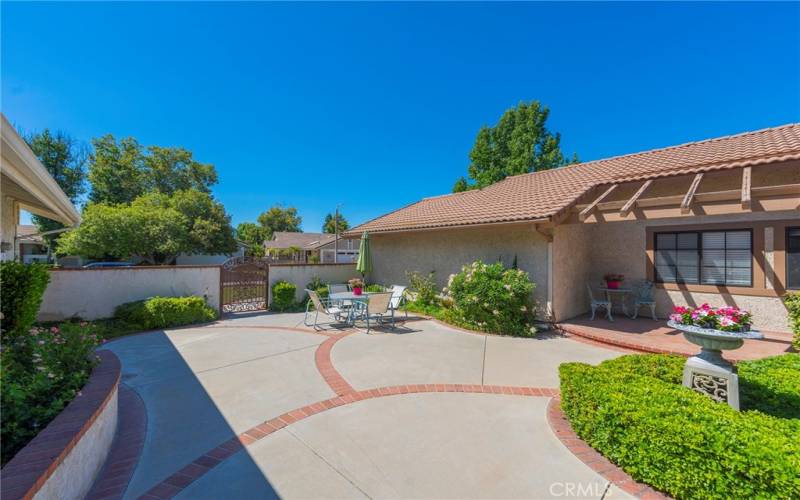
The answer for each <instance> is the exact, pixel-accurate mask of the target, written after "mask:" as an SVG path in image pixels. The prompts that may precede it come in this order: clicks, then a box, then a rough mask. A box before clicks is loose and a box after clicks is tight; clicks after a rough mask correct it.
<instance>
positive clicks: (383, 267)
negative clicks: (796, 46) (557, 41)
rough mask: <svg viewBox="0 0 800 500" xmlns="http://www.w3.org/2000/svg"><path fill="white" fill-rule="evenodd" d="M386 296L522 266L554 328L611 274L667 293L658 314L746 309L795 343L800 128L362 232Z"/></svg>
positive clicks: (405, 216) (530, 179)
mask: <svg viewBox="0 0 800 500" xmlns="http://www.w3.org/2000/svg"><path fill="white" fill-rule="evenodd" d="M363 231H368V232H369V234H370V237H371V245H372V246H371V250H372V258H373V264H374V272H373V273H372V274H371V275H370V279H371V280H372V281H375V282H380V283H397V282H404V281H406V278H405V273H406V271H413V270H416V271H421V272H425V273H427V272H429V271H436V277H437V280H438V284H439V285H440V286H444V285H445V283H446V281H447V279H448V275H450V274H451V273H456V272H458V271H459V270H460V267H461V266H462V265H463V264H465V263H469V262H472V261H473V260H475V259H482V260H484V261H485V262H496V261H497V260H498V259H500V260H502V261H503V262H505V263H506V265H509V264H511V262H513V260H514V259H515V258H516V259H517V262H518V265H519V267H520V268H521V269H524V270H525V271H527V272H528V273H530V276H531V279H532V280H533V281H535V282H536V291H535V297H536V299H537V300H538V301H539V303H540V304H541V305H542V306H543V307H544V308H546V310H548V311H549V313H550V315H551V317H552V318H553V319H555V320H557V321H560V320H564V319H568V318H571V317H574V316H577V315H580V314H582V313H585V312H586V311H587V310H588V308H589V301H588V297H587V295H588V294H587V291H586V285H587V284H590V285H592V286H594V287H597V286H599V285H600V283H601V282H602V277H603V275H604V274H606V273H622V274H624V275H625V277H626V279H627V280H629V282H630V280H637V279H649V280H651V281H654V282H656V300H657V303H658V312H659V314H660V315H661V317H662V318H663V317H665V315H666V314H668V313H669V312H670V311H671V307H672V306H673V305H686V304H689V305H699V304H702V303H704V302H708V303H710V304H712V305H723V304H728V305H735V306H738V307H743V308H746V309H749V310H751V311H752V312H753V314H754V318H755V326H756V327H761V328H764V329H769V330H775V331H786V330H788V325H787V313H786V308H785V307H784V305H783V303H782V301H781V297H782V296H783V295H784V294H785V292H786V290H789V289H800V124H790V125H784V126H781V127H776V128H771V129H765V130H760V131H757V132H748V133H744V134H739V135H733V136H727V137H721V138H717V139H711V140H705V141H700V142H694V143H689V144H683V145H680V146H674V147H669V148H665V149H657V150H652V151H647V152H643V153H636V154H631V155H626V156H619V157H614V158H610V159H606V160H598V161H592V162H587V163H583V164H578V165H571V166H567V167H563V168H558V169H553V170H546V171H542V172H535V173H530V174H523V175H517V176H513V177H509V178H507V179H505V180H503V181H501V182H498V183H496V184H494V185H491V186H489V187H486V188H484V189H481V190H474V191H467V192H464V193H456V194H449V195H444V196H439V197H435V198H427V199H424V200H421V201H419V202H417V203H415V204H413V205H410V206H407V207H405V208H401V209H399V210H397V211H395V212H391V213H389V214H387V215H384V216H382V217H379V218H377V219H374V220H372V221H369V222H367V223H365V224H362V225H360V226H358V227H356V228H353V229H352V230H350V231H347V232H346V233H345V234H346V235H348V236H358V235H360V234H361V233H362V232H363Z"/></svg>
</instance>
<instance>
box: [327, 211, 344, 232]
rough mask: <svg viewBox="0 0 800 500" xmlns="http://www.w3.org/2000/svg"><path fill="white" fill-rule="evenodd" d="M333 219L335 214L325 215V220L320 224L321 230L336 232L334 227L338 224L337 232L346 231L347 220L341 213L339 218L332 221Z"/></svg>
mask: <svg viewBox="0 0 800 500" xmlns="http://www.w3.org/2000/svg"><path fill="white" fill-rule="evenodd" d="M334 219H336V216H335V215H333V214H328V215H326V216H325V222H323V224H322V232H323V233H330V234H333V233H335V232H336V228H337V226H338V229H339V232H340V233H341V232H342V231H347V230H348V229H350V224H349V223H348V222H347V219H345V218H344V216H343V215H342V214H339V218H338V220H337V221H336V223H334Z"/></svg>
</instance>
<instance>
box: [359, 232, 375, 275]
mask: <svg viewBox="0 0 800 500" xmlns="http://www.w3.org/2000/svg"><path fill="white" fill-rule="evenodd" d="M356 271H358V272H360V273H361V278H362V279H364V280H366V275H367V273H370V272H372V254H370V252H369V233H368V232H366V231H364V233H363V234H362V235H361V244H360V245H359V247H358V262H357V263H356Z"/></svg>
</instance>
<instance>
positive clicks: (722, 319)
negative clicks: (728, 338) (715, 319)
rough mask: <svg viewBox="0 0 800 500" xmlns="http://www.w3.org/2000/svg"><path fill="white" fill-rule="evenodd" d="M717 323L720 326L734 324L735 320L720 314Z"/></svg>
mask: <svg viewBox="0 0 800 500" xmlns="http://www.w3.org/2000/svg"><path fill="white" fill-rule="evenodd" d="M719 324H720V326H734V325H735V324H736V321H734V320H733V319H731V317H730V316H722V317H720V318H719Z"/></svg>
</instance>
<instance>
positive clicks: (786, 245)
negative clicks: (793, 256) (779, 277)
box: [783, 226, 800, 290]
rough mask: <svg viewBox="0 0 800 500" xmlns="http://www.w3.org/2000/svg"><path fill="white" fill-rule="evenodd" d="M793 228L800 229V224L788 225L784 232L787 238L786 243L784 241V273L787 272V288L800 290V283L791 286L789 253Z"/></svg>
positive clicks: (785, 277)
mask: <svg viewBox="0 0 800 500" xmlns="http://www.w3.org/2000/svg"><path fill="white" fill-rule="evenodd" d="M792 230H798V231H800V226H786V231H785V233H784V238H785V240H784V242H785V243H784V246H783V257H784V267H783V268H784V273H785V274H786V276H784V286H785V287H786V289H787V290H800V283H798V284H797V286H790V285H789V254H790V252H789V232H790V231H792ZM797 252H798V253H800V249H798V250H797Z"/></svg>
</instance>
